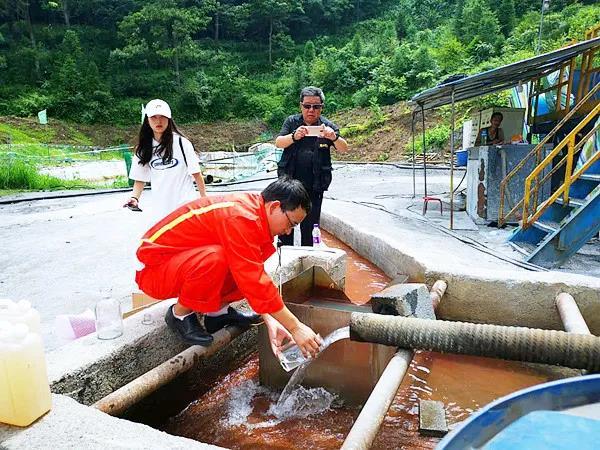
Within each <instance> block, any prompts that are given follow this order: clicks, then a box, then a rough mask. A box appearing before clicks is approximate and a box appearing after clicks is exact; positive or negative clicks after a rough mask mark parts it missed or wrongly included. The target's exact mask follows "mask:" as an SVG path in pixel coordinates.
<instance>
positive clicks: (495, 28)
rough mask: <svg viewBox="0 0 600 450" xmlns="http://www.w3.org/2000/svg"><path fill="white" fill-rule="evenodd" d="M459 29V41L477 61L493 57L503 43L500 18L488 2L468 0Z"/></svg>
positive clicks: (484, 0)
mask: <svg viewBox="0 0 600 450" xmlns="http://www.w3.org/2000/svg"><path fill="white" fill-rule="evenodd" d="M458 28H459V34H458V36H459V39H460V40H461V42H463V43H464V44H466V45H467V46H468V49H469V53H470V54H471V55H472V56H474V57H475V58H476V59H479V58H481V57H485V56H484V55H485V54H487V55H488V56H487V57H490V56H493V54H494V53H495V51H496V49H497V48H498V47H499V45H500V43H501V42H502V34H501V33H500V24H499V23H498V18H497V17H496V15H495V14H494V13H493V11H491V10H490V7H489V5H488V4H487V2H486V0H466V1H465V5H464V7H463V10H462V14H461V19H460V23H459V26H458ZM483 49H485V51H483Z"/></svg>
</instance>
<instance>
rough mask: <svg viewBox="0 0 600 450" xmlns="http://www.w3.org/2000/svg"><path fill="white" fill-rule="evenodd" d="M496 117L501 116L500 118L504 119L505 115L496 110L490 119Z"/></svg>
mask: <svg viewBox="0 0 600 450" xmlns="http://www.w3.org/2000/svg"><path fill="white" fill-rule="evenodd" d="M494 117H500V120H501V121H502V120H504V116H503V115H502V113H501V112H500V111H496V112H495V113H493V114H492V117H490V119H493V118H494Z"/></svg>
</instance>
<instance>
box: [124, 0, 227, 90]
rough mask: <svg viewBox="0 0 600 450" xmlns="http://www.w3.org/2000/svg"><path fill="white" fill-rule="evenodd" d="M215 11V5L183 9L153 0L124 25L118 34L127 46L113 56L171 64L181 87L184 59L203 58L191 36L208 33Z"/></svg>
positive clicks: (175, 0) (169, 0)
mask: <svg viewBox="0 0 600 450" xmlns="http://www.w3.org/2000/svg"><path fill="white" fill-rule="evenodd" d="M214 8H215V4H214V3H212V2H205V3H203V7H202V8H200V7H196V6H192V7H184V5H183V2H182V1H180V0H154V1H153V2H151V3H149V4H147V5H145V6H144V7H143V8H142V9H141V10H140V11H137V12H134V13H132V14H129V15H128V16H126V17H125V18H124V19H123V20H122V21H121V23H120V24H119V31H120V33H121V36H122V38H123V40H124V41H125V42H126V45H125V47H123V48H121V49H119V50H117V51H115V52H114V54H115V55H116V56H117V57H121V58H124V59H135V58H137V57H140V56H141V57H142V58H144V57H150V58H157V59H159V60H162V61H165V62H169V63H171V64H173V70H174V72H175V78H176V80H177V84H180V81H181V77H180V73H181V67H180V64H181V61H182V59H194V58H198V57H199V56H200V51H199V48H198V46H197V44H196V43H195V42H194V41H193V39H192V36H193V35H194V34H195V33H197V32H199V31H201V30H204V29H206V26H207V25H208V23H209V22H210V21H211V17H210V15H209V14H210V13H211V12H212V11H213V10H214Z"/></svg>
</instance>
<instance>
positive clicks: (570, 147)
mask: <svg viewBox="0 0 600 450" xmlns="http://www.w3.org/2000/svg"><path fill="white" fill-rule="evenodd" d="M597 86H600V84H598V85H597ZM597 86H596V87H597ZM590 92H591V91H590ZM597 114H600V103H598V104H597V105H596V106H595V107H594V109H592V111H590V113H589V114H588V115H587V116H586V117H585V118H584V119H583V120H582V121H581V122H579V123H578V124H577V126H576V127H575V128H574V129H573V130H572V131H571V132H570V133H569V134H568V135H567V136H566V137H565V138H564V139H563V140H562V141H561V142H560V143H559V144H558V145H557V146H556V147H555V148H554V149H553V150H552V151H551V152H550V153H549V154H548V155H547V156H546V157H545V158H544V160H543V161H542V162H541V163H540V164H538V166H537V167H536V168H535V169H533V170H532V171H531V173H530V174H529V176H528V177H527V178H526V179H525V192H524V194H523V221H522V227H523V229H526V228H528V227H529V226H530V225H531V224H532V223H533V222H535V221H536V220H537V219H538V218H539V217H540V216H541V215H542V213H543V212H544V211H545V210H546V208H548V206H549V205H551V204H552V203H554V201H555V200H556V199H557V198H558V197H560V195H561V194H562V195H563V200H564V203H565V205H566V204H567V203H568V202H569V189H570V187H571V184H572V183H573V182H574V181H575V180H577V178H579V176H580V175H581V174H582V173H584V172H585V171H586V170H587V169H588V168H589V167H590V166H591V165H592V164H593V162H595V161H596V160H598V159H600V152H596V154H594V156H593V157H592V158H590V159H589V160H588V161H587V162H586V163H585V164H584V165H583V167H581V168H580V169H579V170H577V171H576V172H575V173H573V174H571V172H572V170H573V156H574V154H575V150H576V147H580V146H582V145H583V144H584V143H585V142H586V141H587V140H588V139H590V138H591V137H592V136H593V134H594V133H595V132H596V131H597V130H598V129H599V128H600V124H596V125H595V126H594V128H593V129H592V130H591V131H590V132H588V133H587V135H586V136H585V137H584V138H583V139H581V141H580V142H579V144H577V146H575V137H576V135H577V133H578V132H579V131H581V129H582V128H583V127H585V126H586V125H587V124H588V123H589V122H590V121H591V120H593V119H595V117H596V115H597ZM565 146H566V147H567V167H566V169H565V181H564V183H563V184H562V185H561V186H560V187H559V188H558V189H557V190H556V192H554V193H553V194H552V195H551V196H550V198H548V199H547V200H546V201H544V202H543V203H542V204H541V205H540V206H539V207H538V208H537V209H536V211H535V213H534V214H533V215H532V216H531V217H530V216H529V203H530V195H531V183H532V182H533V181H534V180H536V185H539V183H538V182H537V178H538V176H539V174H540V173H541V172H542V171H543V170H545V168H546V166H548V165H550V164H551V163H552V160H553V159H554V157H555V156H556V155H557V154H558V153H559V152H560V151H561V150H562V149H563V148H564V147H565Z"/></svg>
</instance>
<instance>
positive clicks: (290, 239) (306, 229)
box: [279, 186, 323, 246]
mask: <svg viewBox="0 0 600 450" xmlns="http://www.w3.org/2000/svg"><path fill="white" fill-rule="evenodd" d="M305 187H306V186H305ZM308 195H309V196H310V203H311V208H310V213H308V214H307V215H306V217H305V218H304V220H303V221H302V223H301V224H300V232H301V235H302V245H304V246H312V245H313V242H312V230H313V225H314V224H315V223H320V220H321V204H322V203H323V192H313V191H312V190H311V191H308ZM279 240H280V241H281V243H282V244H283V245H294V232H293V231H292V232H291V233H290V234H289V235H282V236H279Z"/></svg>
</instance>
